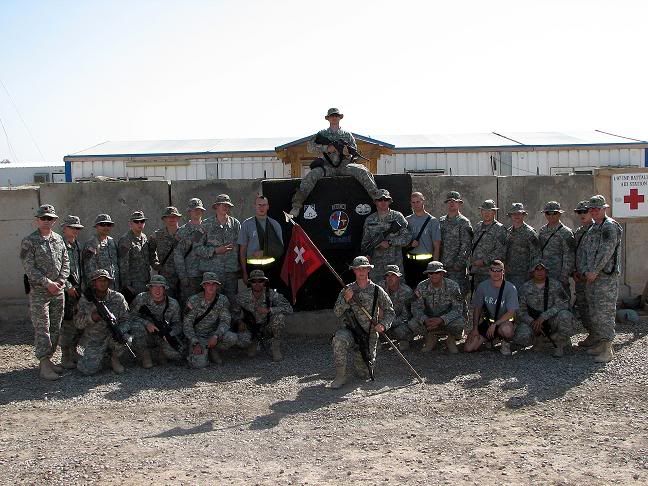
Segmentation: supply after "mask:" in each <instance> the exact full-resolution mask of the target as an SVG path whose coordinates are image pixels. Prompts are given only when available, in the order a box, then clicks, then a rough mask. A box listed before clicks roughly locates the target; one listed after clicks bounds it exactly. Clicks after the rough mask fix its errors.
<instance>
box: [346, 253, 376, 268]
mask: <svg viewBox="0 0 648 486" xmlns="http://www.w3.org/2000/svg"><path fill="white" fill-rule="evenodd" d="M373 267H374V266H373V265H372V264H371V263H369V259H368V258H367V257H366V256H357V257H355V258H354V259H353V262H352V263H351V265H349V268H351V269H353V268H373Z"/></svg>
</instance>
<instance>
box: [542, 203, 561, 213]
mask: <svg viewBox="0 0 648 486" xmlns="http://www.w3.org/2000/svg"><path fill="white" fill-rule="evenodd" d="M554 211H557V212H559V213H564V212H565V211H563V210H562V209H560V203H559V202H558V201H549V202H548V203H547V204H545V206H544V209H543V210H542V211H540V212H541V213H549V212H554Z"/></svg>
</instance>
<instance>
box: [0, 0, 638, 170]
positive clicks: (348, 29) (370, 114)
mask: <svg viewBox="0 0 648 486" xmlns="http://www.w3.org/2000/svg"><path fill="white" fill-rule="evenodd" d="M0 35H1V36H2V39H1V42H0V82H1V84H0V121H1V122H2V124H1V125H2V126H0V160H2V159H9V160H11V161H14V162H18V163H41V162H47V163H62V160H63V157H64V156H65V155H68V154H72V153H74V152H78V151H80V150H83V149H86V148H88V147H91V146H93V145H96V144H98V143H101V142H104V141H107V140H166V139H199V138H265V137H285V136H295V138H297V137H303V136H306V135H309V134H311V133H314V132H315V131H317V130H318V129H321V128H324V127H325V126H326V125H327V124H326V121H325V120H324V119H323V116H324V115H325V113H326V110H327V108H329V107H339V108H340V109H341V110H342V111H343V112H344V114H345V118H344V120H343V124H342V125H343V127H345V128H347V129H349V130H351V131H353V132H356V133H360V134H363V135H367V136H373V137H378V136H379V135H385V134H386V135H389V134H393V135H396V134H433V133H469V132H492V131H562V130H593V129H601V130H606V131H612V132H615V133H621V134H623V135H628V136H633V137H638V138H642V139H646V137H648V125H647V123H646V114H648V101H647V100H648V96H646V94H647V88H648V62H647V59H648V2H646V1H643V0H635V1H629V0H614V1H612V0H610V1H599V0H538V1H536V0H516V1H508V0H491V1H488V2H485V1H483V0H481V1H469V0H454V1H443V2H441V1H433V0H427V1H417V0H410V1H408V0H401V1H399V2H395V1H393V0H391V1H382V0H371V1H368V0H367V1H365V0H344V1H338V0H329V1H323V0H320V1H310V0H299V1H297V0H295V1H293V0H285V1H283V0H275V1H273V2H269V1H260V0H236V1H230V0H222V1H216V0H214V1H207V0H182V1H180V0H177V1H169V0H166V1H165V0H157V1H149V0H135V1H134V0H130V1H124V0H111V1H99V0H85V1H81V0H78V1H65V0H63V1H54V0H49V1H31V0H0ZM386 141H388V140H386Z"/></svg>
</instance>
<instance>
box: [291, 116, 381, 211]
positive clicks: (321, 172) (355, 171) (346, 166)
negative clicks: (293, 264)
mask: <svg viewBox="0 0 648 486" xmlns="http://www.w3.org/2000/svg"><path fill="white" fill-rule="evenodd" d="M324 118H325V119H326V121H328V122H329V128H326V129H324V130H321V131H319V132H318V133H317V135H315V136H314V137H313V138H312V139H311V140H310V141H309V142H308V151H309V152H310V153H312V154H321V155H322V157H320V158H318V159H315V161H314V162H313V163H312V164H311V171H310V172H309V173H308V174H306V176H305V177H304V178H303V179H302V181H301V184H300V185H299V189H298V190H297V191H296V192H295V195H294V196H293V200H292V209H291V211H290V214H292V215H293V216H295V217H296V216H298V215H299V211H300V210H301V208H302V206H303V204H304V201H305V200H306V198H307V197H308V195H309V194H310V193H311V191H312V190H313V189H314V188H315V184H317V181H319V180H320V179H321V178H322V177H325V176H328V177H332V176H345V175H346V176H351V177H353V178H354V179H355V180H357V181H358V182H359V183H360V184H362V187H364V189H365V191H367V194H369V196H371V198H373V199H376V198H377V197H378V196H379V194H378V187H377V186H376V181H375V180H374V177H373V174H372V173H371V172H370V171H369V169H367V168H366V167H365V166H364V165H362V164H356V163H355V157H352V156H351V155H350V153H349V149H348V148H347V147H346V146H345V147H344V148H343V150H342V153H341V154H340V153H338V151H337V149H336V148H335V146H334V145H318V144H316V143H315V140H316V139H317V137H318V136H324V137H326V138H327V139H328V140H330V141H331V142H337V141H342V142H345V143H346V144H348V145H349V146H350V147H352V148H353V149H355V150H357V148H358V146H357V145H356V142H355V139H354V138H353V135H351V133H350V132H347V131H346V130H342V129H341V128H340V120H342V118H344V115H343V114H342V113H341V112H340V110H338V109H337V108H329V110H328V112H327V113H326V116H325V117H324Z"/></svg>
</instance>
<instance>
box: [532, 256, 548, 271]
mask: <svg viewBox="0 0 648 486" xmlns="http://www.w3.org/2000/svg"><path fill="white" fill-rule="evenodd" d="M538 267H542V268H544V269H545V270H548V269H549V267H548V266H547V263H546V262H545V261H544V260H542V259H539V260H536V261H535V262H534V263H533V270H535V269H537V268H538Z"/></svg>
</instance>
